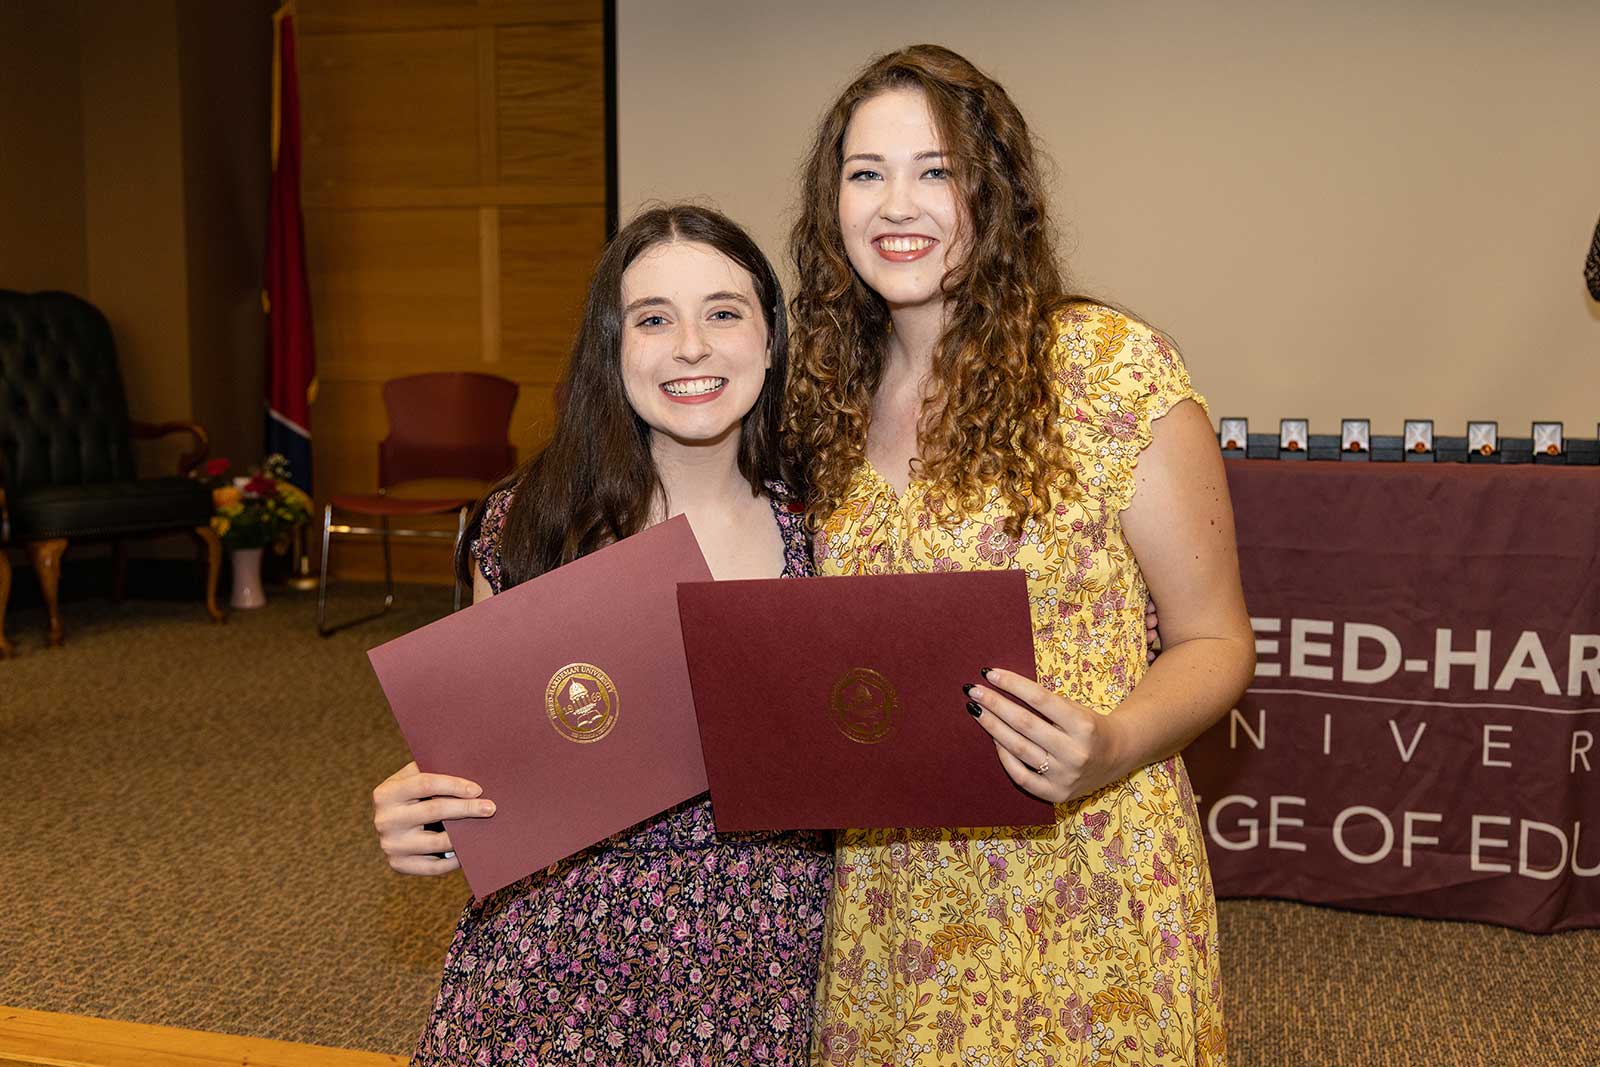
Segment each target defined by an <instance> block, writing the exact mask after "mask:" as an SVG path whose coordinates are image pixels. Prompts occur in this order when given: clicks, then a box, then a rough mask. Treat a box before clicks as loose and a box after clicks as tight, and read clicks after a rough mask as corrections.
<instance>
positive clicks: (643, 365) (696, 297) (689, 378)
mask: <svg viewBox="0 0 1600 1067" xmlns="http://www.w3.org/2000/svg"><path fill="white" fill-rule="evenodd" d="M622 307H623V313H622V381H623V386H624V388H625V390H626V392H627V395H628V404H629V405H630V406H631V407H632V408H633V410H634V411H635V412H636V413H637V414H638V415H639V417H640V418H641V419H643V420H644V421H645V423H646V424H647V425H648V426H649V427H650V429H651V430H652V431H653V432H655V433H658V434H665V435H667V436H668V437H671V438H672V439H674V440H676V441H679V442H682V443H684V444H712V443H716V442H720V441H724V440H726V439H728V437H729V436H730V435H732V436H734V437H737V435H738V433H739V426H740V421H741V420H742V419H743V418H744V417H745V415H746V414H747V413H749V411H750V409H751V408H752V407H753V406H755V402H756V398H757V397H758V396H759V395H760V394H761V387H762V384H763V382H764V380H765V378H766V373H767V368H768V367H770V366H771V365H772V357H771V354H770V353H769V352H768V349H767V340H768V339H767V326H766V320H765V318H764V317H763V315H762V313H761V307H760V304H759V302H758V298H757V296H756V292H755V285H754V283H753V281H752V280H751V278H750V274H749V272H748V271H746V270H745V269H744V268H742V267H740V266H739V265H738V264H737V263H735V262H733V260H731V259H729V258H728V257H727V256H724V255H723V254H722V253H721V252H718V251H717V250H716V249H714V248H712V247H711V246H709V245H704V244H699V243H696V242H692V241H672V242H668V243H664V244H659V245H656V246H655V247H654V248H651V249H649V250H648V251H646V252H645V253H644V254H643V255H641V256H640V257H639V258H638V259H636V260H634V261H633V263H631V264H629V266H628V269H627V270H626V271H624V272H623V275H622Z"/></svg>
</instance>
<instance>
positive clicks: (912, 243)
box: [878, 237, 933, 252]
mask: <svg viewBox="0 0 1600 1067" xmlns="http://www.w3.org/2000/svg"><path fill="white" fill-rule="evenodd" d="M932 244H933V241H932V239H931V238H927V237H880V238H878V247H879V248H881V249H883V250H884V251H885V252H920V251H922V250H923V249H924V248H927V247H929V246H930V245H932Z"/></svg>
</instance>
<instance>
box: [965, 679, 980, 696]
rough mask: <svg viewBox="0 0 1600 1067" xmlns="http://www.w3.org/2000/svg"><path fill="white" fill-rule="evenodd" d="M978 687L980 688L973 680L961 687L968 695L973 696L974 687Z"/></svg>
mask: <svg viewBox="0 0 1600 1067" xmlns="http://www.w3.org/2000/svg"><path fill="white" fill-rule="evenodd" d="M976 688H978V687H977V686H975V685H973V684H972V683H971V682H968V683H967V684H966V685H964V686H962V687H961V691H962V692H963V693H965V694H967V696H971V695H972V691H973V690H974V689H976Z"/></svg>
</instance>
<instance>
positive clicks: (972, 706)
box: [967, 700, 983, 719]
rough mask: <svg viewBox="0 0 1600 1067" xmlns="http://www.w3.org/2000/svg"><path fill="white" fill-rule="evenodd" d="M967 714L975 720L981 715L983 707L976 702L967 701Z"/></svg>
mask: <svg viewBox="0 0 1600 1067" xmlns="http://www.w3.org/2000/svg"><path fill="white" fill-rule="evenodd" d="M967 714H968V715H971V716H972V717H973V718H974V719H976V718H977V717H978V716H980V715H982V714H983V705H981V704H979V703H978V702H977V701H976V700H969V701H967Z"/></svg>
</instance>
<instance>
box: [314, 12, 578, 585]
mask: <svg viewBox="0 0 1600 1067" xmlns="http://www.w3.org/2000/svg"><path fill="white" fill-rule="evenodd" d="M603 19H604V6H603V4H602V3H601V2H600V0H477V2H473V0H300V19H299V29H300V40H301V49H300V54H301V98H302V104H301V109H302V123H303V126H304V129H305V131H306V134H305V157H306V158H305V164H304V166H305V177H304V186H303V190H304V191H303V196H304V200H305V204H306V230H307V254H308V260H309V268H310V273H311V285H312V306H313V308H314V313H315V318H316V326H317V344H318V367H319V379H320V382H321V394H320V396H319V398H318V401H317V404H316V406H315V408H314V409H313V431H314V434H315V441H316V456H317V488H318V491H319V492H318V496H319V497H321V498H326V496H327V495H328V494H330V493H336V492H364V491H369V490H371V489H372V488H373V487H374V486H375V485H376V477H377V459H376V448H377V442H378V441H379V440H380V439H381V438H382V437H383V435H384V434H385V433H386V432H387V426H388V423H387V417H386V415H385V413H384V410H383V404H382V398H381V394H380V391H379V387H380V386H381V384H382V383H383V382H384V381H385V380H387V379H389V378H392V377H396V376H398V375H401V374H408V373H420V372H424V371H435V370H452V369H459V370H484V371H488V372H490V373H495V374H501V375H503V376H505V377H508V378H511V379H513V380H516V381H517V382H518V383H519V384H520V385H521V386H522V391H521V396H520V397H519V401H518V405H517V409H516V412H515V414H514V415H513V423H512V433H511V436H512V440H513V442H514V443H515V444H516V446H517V448H518V452H519V455H520V456H521V457H523V458H526V457H527V456H528V455H530V454H532V453H533V451H535V450H536V449H537V448H538V447H539V446H540V445H541V444H542V443H543V441H544V440H545V439H546V438H547V437H548V434H549V431H550V427H551V423H552V414H553V412H552V408H553V396H554V384H555V382H556V381H557V380H558V379H559V378H560V376H561V374H562V371H563V369H564V367H565V364H566V358H567V352H568V349H569V347H570V344H571V338H572V333H573V331H574V329H575V328H576V325H577V321H578V315H579V311H580V309H581V304H582V300H583V295H584V288H585V285H586V282H587V278H588V274H589V271H590V269H591V268H592V266H593V263H594V260H595V258H596V256H597V254H598V252H599V250H600V247H601V245H602V243H603V240H604V234H605V217H606V216H605V211H606V208H605V203H606V201H605V197H606V184H605V182H606V170H605V159H606V157H605V152H606V134H605V126H604V122H605V97H604V92H605V57H604V29H603ZM429 488H432V489H433V490H434V491H436V492H437V491H439V490H438V487H423V489H424V491H426V490H427V489H429ZM441 523H442V525H443V526H446V527H448V526H449V525H450V522H449V520H448V519H445V520H441ZM335 552H336V555H335V557H334V560H333V565H334V570H335V573H336V574H338V575H340V576H341V577H349V578H367V579H372V578H376V577H378V576H379V574H380V573H381V557H380V555H379V552H378V549H377V546H376V545H375V544H374V545H371V546H363V545H359V544H357V543H356V542H353V541H352V542H347V543H345V544H341V545H340V546H339V547H338V548H337V549H336V550H335ZM394 560H395V567H396V573H397V576H398V577H401V578H402V579H408V580H427V581H435V582H448V581H449V577H450V565H449V553H448V551H446V550H445V548H444V546H441V545H436V544H415V543H413V544H397V545H396V549H395V554H394Z"/></svg>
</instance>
